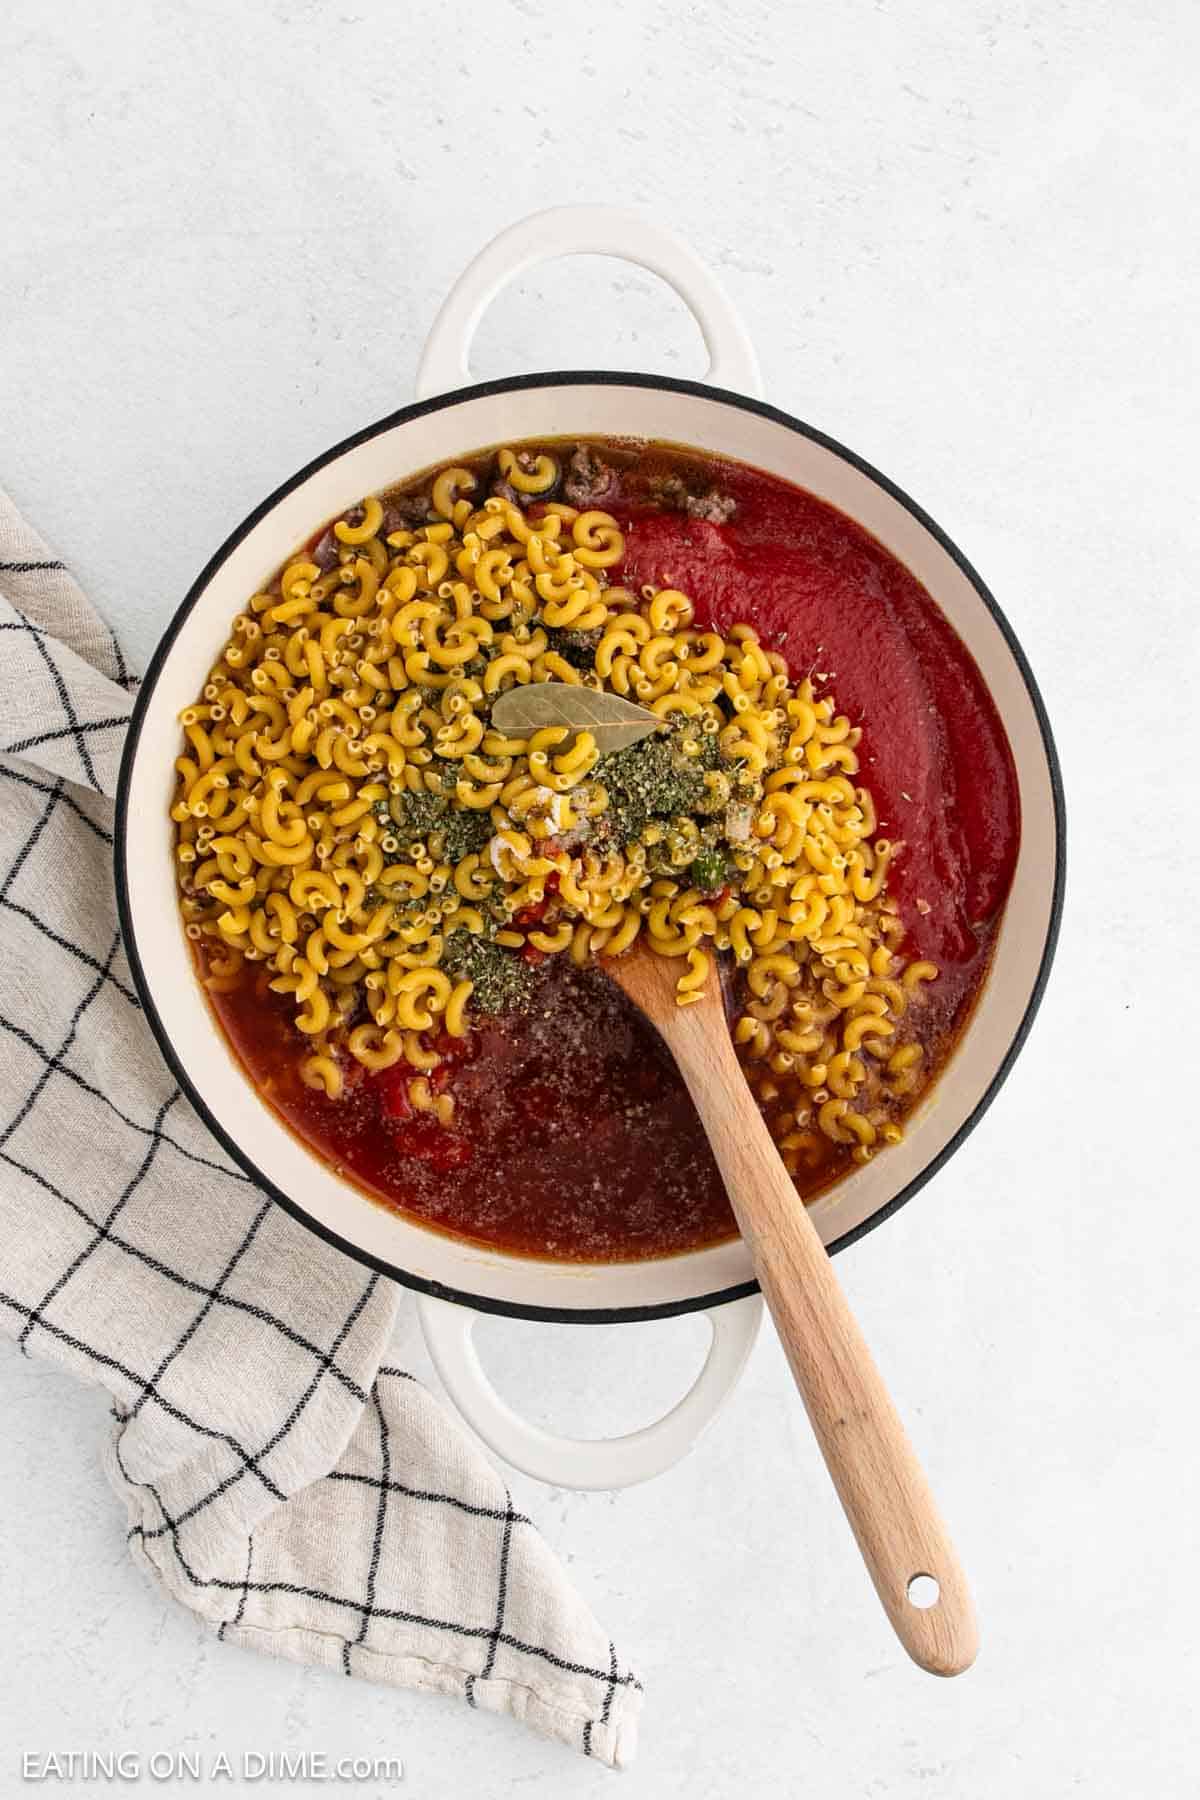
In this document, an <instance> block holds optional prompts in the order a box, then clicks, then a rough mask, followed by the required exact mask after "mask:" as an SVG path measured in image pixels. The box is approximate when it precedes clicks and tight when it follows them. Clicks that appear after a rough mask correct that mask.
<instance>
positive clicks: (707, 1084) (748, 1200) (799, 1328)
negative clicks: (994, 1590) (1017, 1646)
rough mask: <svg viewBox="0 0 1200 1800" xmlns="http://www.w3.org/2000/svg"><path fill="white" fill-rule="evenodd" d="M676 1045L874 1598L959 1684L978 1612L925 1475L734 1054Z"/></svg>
mask: <svg viewBox="0 0 1200 1800" xmlns="http://www.w3.org/2000/svg"><path fill="white" fill-rule="evenodd" d="M696 1010H697V1011H699V1010H700V1009H699V1008H697V1009H696ZM672 1035H673V1036H674V1034H672ZM680 1037H681V1039H682V1040H683V1041H681V1042H679V1043H677V1044H676V1043H675V1042H673V1043H672V1048H673V1049H675V1050H676V1054H677V1058H678V1061H679V1066H680V1069H681V1071H682V1073H683V1076H684V1079H685V1080H686V1082H687V1085H688V1088H689V1090H690V1091H691V1095H692V1098H693V1100H694V1101H695V1104H696V1109H697V1111H698V1112H699V1114H700V1117H701V1119H702V1120H703V1122H704V1126H705V1130H706V1131H707V1133H708V1137H709V1141H710V1143H711V1144H712V1148H713V1153H714V1155H715V1156H716V1159H717V1162H718V1164H719V1166H720V1169H721V1173H722V1175H723V1176H724V1179H725V1186H726V1189H727V1190H728V1193H729V1198H730V1200H731V1202H732V1204H733V1209H734V1212H735V1214H736V1215H737V1220H738V1224H739V1225H740V1227H741V1231H742V1236H743V1237H744V1238H745V1240H746V1242H747V1245H748V1247H749V1249H750V1253H751V1256H752V1257H753V1260H754V1268H755V1273H756V1274H757V1276H758V1280H759V1285H760V1286H761V1288H762V1291H763V1296H764V1298H765V1300H766V1302H767V1305H768V1306H769V1307H770V1309H771V1314H772V1317H773V1318H774V1320H775V1326H776V1329H777V1331H778V1333H779V1337H780V1341H781V1342H782V1344H783V1348H784V1351H785V1352H786V1354H787V1359H788V1362H789V1363H790V1365H791V1369H792V1374H793V1376H794V1377H795V1381H796V1386H797V1387H798V1388H799V1390H800V1394H801V1397H802V1398H803V1400H804V1405H805V1407H806V1409H807V1412H808V1416H809V1418H810V1420H811V1421H812V1427H813V1431H814V1432H815V1434H816V1438H817V1442H818V1443H819V1444H820V1446H821V1453H822V1455H823V1456H824V1458H825V1462H826V1466H827V1467H828V1469H829V1473H830V1474H831V1476H832V1477H833V1483H834V1486H835V1487H836V1489H837V1492H838V1497H839V1499H840V1500H841V1503H842V1507H843V1509H844V1511H845V1513H846V1517H847V1518H848V1519H849V1521H850V1524H851V1527H852V1528H853V1531H854V1535H855V1537H856V1538H857V1539H858V1546H859V1549H860V1550H861V1552H862V1556H863V1560H864V1561H865V1563H866V1565H867V1568H868V1570H869V1571H870V1575H871V1579H872V1581H873V1582H874V1583H875V1588H876V1592H877V1593H878V1595H879V1598H880V1600H881V1601H882V1602H883V1606H884V1610H885V1611H886V1613H887V1615H888V1618H889V1619H890V1620H891V1622H892V1625H893V1627H894V1629H895V1632H896V1635H897V1637H898V1638H899V1639H900V1642H901V1643H902V1644H903V1645H904V1648H905V1649H906V1650H907V1651H908V1654H909V1655H910V1656H911V1657H912V1659H913V1661H914V1662H915V1663H918V1664H919V1665H920V1667H921V1668H923V1669H928V1670H929V1671H930V1672H931V1673H932V1674H935V1675H957V1674H959V1673H960V1672H961V1671H962V1670H963V1669H966V1668H969V1667H970V1665H971V1663H972V1662H974V1660H975V1656H976V1652H977V1650H978V1648H979V1636H978V1628H977V1626H976V1622H975V1609H974V1606H973V1604H972V1600H971V1594H970V1589H969V1588H968V1586H967V1581H966V1577H965V1575H964V1574H963V1571H962V1568H961V1566H960V1564H959V1561H958V1558H957V1556H956V1555H955V1552H954V1546H953V1545H952V1543H951V1542H950V1538H949V1535H948V1534H947V1531H946V1527H945V1526H944V1524H943V1523H942V1520H941V1517H940V1515H939V1513H938V1510H937V1506H936V1505H935V1503H934V1499H933V1495H932V1494H931V1493H930V1490H929V1484H928V1482H927V1481H926V1479H925V1474H924V1471H923V1470H922V1468H921V1465H920V1463H919V1462H918V1461H917V1457H916V1454H915V1452H914V1451H913V1448H912V1445H911V1444H910V1443H909V1440H908V1435H907V1433H906V1432H905V1429H904V1426H903V1425H902V1424H901V1422H900V1418H899V1415H898V1414H897V1412H896V1409H895V1407H894V1406H893V1404H892V1400H891V1396H890V1395H889V1393H888V1391H887V1388H886V1387H885V1386H884V1383H883V1379H882V1377H881V1376H880V1373H879V1370H878V1369H877V1368H876V1366H875V1362H874V1359H873V1357H872V1356H871V1352H870V1350H869V1349H868V1348H867V1344H866V1341H865V1339H864V1338H863V1335H862V1333H861V1331H860V1330H859V1328H858V1324H857V1321H856V1320H855V1318H854V1315H853V1313H852V1312H851V1310H850V1307H849V1305H848V1303H847V1300H846V1297H845V1295H844V1294H843V1292H842V1288H841V1284H840V1283H839V1281H838V1279H837V1276H836V1275H835V1274H834V1272H833V1265H832V1263H831V1262H830V1260H829V1257H828V1255H827V1253H826V1250H825V1247H824V1245H823V1244H822V1242H821V1239H820V1237H819V1236H818V1234H817V1230H816V1227H815V1226H814V1225H813V1223H812V1221H811V1219H810V1218H809V1216H808V1213H807V1211H806V1209H805V1207H804V1204H803V1202H802V1201H801V1200H800V1198H799V1196H798V1195H797V1193H796V1190H795V1188H794V1186H793V1185H792V1181H791V1177H790V1176H789V1175H788V1173H787V1170H786V1169H785V1168H784V1166H783V1163H782V1161H781V1159H780V1156H779V1152H778V1151H777V1149H776V1148H775V1145H774V1143H773V1142H772V1140H771V1135H770V1132H769V1131H768V1129H767V1127H766V1125H765V1123H764V1121H763V1119H762V1116H761V1114H760V1113H759V1110H758V1106H757V1104H756V1103H755V1100H754V1097H753V1095H752V1094H751V1092H750V1089H749V1087H748V1086H747V1084H746V1081H745V1078H744V1076H743V1075H742V1072H741V1069H740V1067H739V1066H738V1063H737V1058H736V1056H735V1054H734V1052H733V1050H732V1047H730V1048H729V1052H728V1057H726V1055H725V1054H724V1051H725V1045H724V1043H723V1042H722V1041H721V1040H718V1043H717V1045H716V1046H714V1042H713V1038H712V1036H711V1035H709V1036H705V1037H700V1036H696V1037H694V1038H693V1037H692V1034H691V1033H689V1032H688V1031H687V1030H686V1028H685V1030H684V1031H683V1032H682V1033H681V1034H680ZM689 1051H690V1052H691V1053H690V1054H689ZM919 1576H925V1577H930V1576H932V1578H933V1580H934V1581H935V1582H936V1583H937V1590H936V1599H934V1601H933V1604H927V1603H924V1602H925V1599H926V1593H932V1590H931V1589H929V1584H928V1582H923V1583H921V1584H919V1587H918V1588H917V1589H915V1590H914V1592H916V1593H917V1595H918V1599H919V1601H920V1602H922V1603H919V1604H914V1601H913V1599H912V1598H911V1597H910V1587H911V1584H913V1582H914V1581H915V1580H916V1578H917V1577H919ZM922 1589H924V1590H926V1593H922V1592H921V1590H922Z"/></svg>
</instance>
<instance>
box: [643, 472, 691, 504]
mask: <svg viewBox="0 0 1200 1800" xmlns="http://www.w3.org/2000/svg"><path fill="white" fill-rule="evenodd" d="M646 485H647V487H648V488H649V490H650V493H651V496H652V497H653V498H654V499H655V500H657V501H658V504H659V505H660V506H665V507H668V508H670V509H671V510H673V511H675V512H682V511H683V508H684V506H685V505H686V504H687V497H688V491H687V488H686V487H685V486H684V481H683V477H682V475H652V476H651V477H650V480H649V481H648V482H647V484H646Z"/></svg>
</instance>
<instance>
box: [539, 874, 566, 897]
mask: <svg viewBox="0 0 1200 1800" xmlns="http://www.w3.org/2000/svg"><path fill="white" fill-rule="evenodd" d="M561 880H562V877H561V875H560V874H559V872H558V870H557V869H551V871H550V873H549V874H548V875H547V877H546V879H545V881H544V882H543V884H542V885H543V886H544V887H545V889H546V892H547V893H548V894H557V892H558V884H559V882H560V881H561Z"/></svg>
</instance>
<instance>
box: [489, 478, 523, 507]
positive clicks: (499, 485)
mask: <svg viewBox="0 0 1200 1800" xmlns="http://www.w3.org/2000/svg"><path fill="white" fill-rule="evenodd" d="M488 491H489V492H490V494H491V495H492V498H493V499H494V500H503V501H504V502H505V503H506V505H508V506H521V505H523V504H524V497H523V496H522V495H521V494H518V492H517V490H516V488H515V487H512V486H510V484H509V483H508V482H507V481H504V480H503V479H502V478H501V477H500V476H499V475H497V477H496V479H495V481H493V483H492V485H491V488H490V489H489V490H488Z"/></svg>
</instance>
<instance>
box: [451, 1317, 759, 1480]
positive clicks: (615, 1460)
mask: <svg viewBox="0 0 1200 1800" xmlns="http://www.w3.org/2000/svg"><path fill="white" fill-rule="evenodd" d="M762 1311H763V1305H762V1300H761V1299H760V1298H759V1296H758V1295H757V1294H750V1295H748V1296H747V1297H746V1298H745V1299H743V1300H734V1301H731V1302H730V1303H729V1304H728V1305H726V1306H720V1307H714V1308H713V1309H712V1310H711V1311H709V1312H707V1313H706V1314H705V1317H706V1318H707V1319H708V1322H709V1324H710V1325H711V1326H712V1343H711V1344H710V1345H709V1349H708V1355H707V1356H706V1357H705V1359H704V1367H703V1368H702V1369H701V1371H700V1373H699V1375H698V1376H697V1377H696V1380H695V1382H694V1383H693V1385H692V1386H691V1388H690V1389H689V1390H688V1392H687V1393H686V1394H685V1395H684V1396H683V1399H682V1400H680V1401H679V1402H678V1404H677V1405H675V1406H673V1407H672V1408H671V1410H670V1412H668V1413H664V1414H663V1416H662V1418H661V1419H656V1420H655V1421H654V1423H653V1424H652V1425H646V1426H643V1427H642V1429H641V1430H640V1431H631V1432H629V1433H628V1434H627V1435H626V1436H625V1437H618V1438H569V1437H558V1436H556V1434H555V1433H554V1432H552V1431H543V1430H542V1428H541V1426H540V1425H533V1424H531V1423H530V1422H529V1420H528V1419H523V1418H521V1416H520V1415H519V1414H518V1413H515V1412H514V1411H513V1410H512V1408H511V1407H510V1406H509V1405H508V1403H507V1402H506V1401H504V1400H502V1399H501V1398H500V1395H499V1394H498V1393H497V1392H496V1390H495V1388H494V1387H493V1386H492V1384H491V1382H490V1381H489V1380H488V1378H487V1376H486V1375H485V1374H484V1372H483V1366H482V1364H481V1363H480V1361H479V1353H478V1351H477V1350H476V1348H475V1342H474V1338H473V1337H472V1332H473V1330H474V1328H475V1325H476V1323H477V1322H478V1320H479V1317H480V1315H479V1314H478V1313H477V1312H473V1311H472V1310H471V1308H470V1307H468V1306H458V1305H451V1304H450V1303H449V1302H448V1301H445V1300H438V1299H436V1298H434V1297H433V1296H432V1295H429V1294H420V1295H418V1296H417V1312H418V1315H419V1317H420V1320H421V1329H422V1331H423V1332H424V1333H425V1342H426V1344H427V1345H428V1346H429V1354H430V1356H431V1357H432V1358H433V1365H434V1368H435V1369H436V1370H437V1372H438V1375H439V1376H440V1377H441V1380H442V1383H443V1385H444V1386H445V1389H446V1391H447V1393H448V1394H449V1396H450V1398H451V1400H453V1402H454V1404H455V1406H457V1408H458V1410H459V1412H460V1413H461V1414H462V1416H463V1418H464V1419H465V1420H466V1421H467V1424H468V1425H470V1426H471V1428H472V1430H473V1431H475V1432H476V1433H477V1434H478V1435H479V1436H480V1437H481V1438H482V1439H483V1441H484V1443H485V1444H487V1445H488V1446H489V1447H490V1448H491V1449H492V1450H494V1451H495V1452H496V1454H497V1456H502V1457H503V1458H504V1460H505V1462H507V1463H511V1464H512V1466H513V1467H514V1468H515V1469H520V1470H522V1472H523V1473H524V1474H526V1475H532V1476H533V1477H534V1478H535V1480H537V1481H545V1482H548V1483H549V1484H550V1485H551V1486H552V1487H565V1488H623V1487H633V1486H634V1484H635V1483H637V1482H639V1481H649V1480H650V1478H651V1476H653V1475H661V1474H662V1473H663V1471H664V1470H666V1469H669V1468H671V1466H672V1465H673V1464H674V1463H677V1462H678V1461H679V1460H680V1458H681V1457H683V1456H686V1455H687V1453H688V1451H689V1450H690V1449H691V1448H692V1445H693V1444H694V1443H695V1442H696V1439H697V1438H698V1437H699V1436H700V1433H701V1432H702V1431H703V1430H704V1429H705V1427H706V1426H707V1425H709V1424H710V1423H711V1421H712V1419H713V1418H714V1417H715V1416H716V1414H717V1413H718V1412H719V1411H720V1409H721V1407H722V1406H723V1405H724V1403H725V1401H726V1400H727V1399H728V1397H729V1395H730V1393H731V1392H732V1391H733V1388H734V1386H735V1384H736V1382H737V1379H738V1376H739V1375H740V1374H741V1372H742V1369H743V1367H744V1366H745V1362H746V1358H747V1357H748V1356H749V1354H750V1351H751V1348H752V1347H753V1344H754V1340H755V1338H756V1337H757V1336H758V1328H759V1325H760V1323H761V1322H762Z"/></svg>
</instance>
